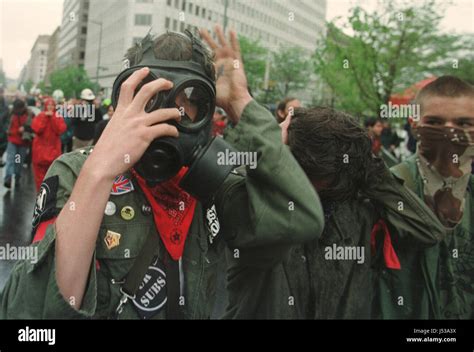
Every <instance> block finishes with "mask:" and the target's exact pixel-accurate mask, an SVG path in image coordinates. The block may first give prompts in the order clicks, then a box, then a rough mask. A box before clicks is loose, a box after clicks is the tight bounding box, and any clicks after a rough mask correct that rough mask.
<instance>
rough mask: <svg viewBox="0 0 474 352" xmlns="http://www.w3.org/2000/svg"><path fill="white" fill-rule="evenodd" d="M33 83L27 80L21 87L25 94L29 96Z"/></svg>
mask: <svg viewBox="0 0 474 352" xmlns="http://www.w3.org/2000/svg"><path fill="white" fill-rule="evenodd" d="M33 85H34V83H33V81H32V80H31V79H29V80H28V81H26V82H25V83H24V85H23V87H24V88H25V91H26V93H27V94H30V90H31V88H33Z"/></svg>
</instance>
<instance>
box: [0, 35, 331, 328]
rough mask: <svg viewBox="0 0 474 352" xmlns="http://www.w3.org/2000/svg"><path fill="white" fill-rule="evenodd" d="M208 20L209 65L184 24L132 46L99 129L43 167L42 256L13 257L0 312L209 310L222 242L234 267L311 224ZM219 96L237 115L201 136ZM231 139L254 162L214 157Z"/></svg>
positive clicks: (304, 233) (305, 184) (314, 222)
mask: <svg viewBox="0 0 474 352" xmlns="http://www.w3.org/2000/svg"><path fill="white" fill-rule="evenodd" d="M216 32H217V37H218V39H219V44H217V43H216V42H214V40H212V38H211V36H210V35H209V33H208V32H207V31H203V32H202V36H203V37H204V39H205V40H206V41H207V43H208V44H209V46H210V48H211V49H212V50H213V52H214V55H215V58H216V61H215V66H214V62H213V58H212V56H211V53H210V52H209V50H208V49H207V48H205V47H204V45H203V43H202V42H201V40H200V39H199V38H197V37H196V36H194V35H193V34H191V32H189V31H186V33H185V34H179V33H173V32H167V33H165V34H163V35H161V36H159V37H157V38H155V39H154V40H152V39H151V38H149V37H148V36H147V37H146V38H145V39H144V40H142V41H141V42H140V43H139V44H137V45H135V46H134V47H133V48H131V49H130V50H129V51H128V53H127V55H126V60H125V65H124V66H125V69H124V71H123V72H122V73H120V74H119V76H118V77H117V78H116V81H115V83H114V89H113V93H112V96H113V104H114V105H115V106H116V110H115V113H114V117H113V118H112V119H111V120H110V122H109V123H108V124H107V127H106V128H105V129H104V132H103V134H102V136H101V138H100V139H99V141H98V142H97V144H96V145H95V146H94V147H93V148H92V147H90V148H84V149H82V150H81V149H79V150H77V151H75V152H72V153H69V154H66V155H63V156H61V157H60V158H59V159H57V160H56V161H55V162H54V163H53V165H52V166H51V168H50V169H49V171H48V173H47V175H46V177H45V180H44V182H43V184H42V186H41V188H40V191H39V193H38V197H37V201H36V207H35V217H34V220H33V224H34V226H35V227H34V232H35V240H34V242H35V244H33V245H34V246H37V247H38V261H37V262H36V263H30V262H27V261H21V262H20V263H18V264H17V265H16V267H15V268H14V269H13V271H12V274H11V277H10V279H9V280H8V282H7V283H6V286H5V289H4V291H3V293H2V296H1V299H0V302H1V303H0V317H1V318H91V317H93V318H117V319H137V318H142V319H165V318H166V319H180V318H186V319H203V318H209V316H210V314H211V311H212V307H213V304H214V300H215V295H216V283H215V281H216V270H217V264H218V261H219V259H220V256H221V253H222V251H223V247H224V242H225V243H227V244H228V245H230V246H232V247H233V248H235V249H237V250H238V253H239V258H240V260H241V265H242V266H249V265H251V266H256V265H262V266H267V265H270V266H271V265H274V262H275V261H280V260H282V257H284V255H285V253H286V252H287V251H288V249H289V246H290V245H291V244H293V243H301V242H304V241H307V240H310V239H312V238H314V237H317V236H318V235H319V234H320V232H321V229H322V227H323V219H322V210H321V207H320V204H319V199H318V196H317V194H316V192H315V191H314V190H311V189H310V188H309V187H310V183H309V181H308V179H307V178H306V177H305V175H304V173H303V171H302V170H301V168H300V167H299V166H298V164H297V162H296V161H295V160H294V158H293V157H292V156H291V154H290V152H289V151H288V150H287V149H286V148H285V146H284V145H283V144H282V142H281V140H280V130H279V127H278V125H277V123H276V122H275V120H274V118H273V117H272V115H271V114H270V113H269V112H268V111H267V110H266V109H265V108H263V107H261V106H260V105H258V104H257V103H256V102H255V101H254V100H253V99H252V98H251V96H250V94H249V93H248V90H247V80H246V77H245V72H244V69H243V66H242V61H241V55H240V49H239V43H238V39H237V35H236V33H235V32H233V31H232V32H231V33H230V42H229V41H227V40H226V38H225V37H224V33H223V31H222V29H221V28H220V27H216ZM236 60H239V61H240V63H241V64H240V65H239V66H238V68H236V65H235V62H236ZM215 67H216V68H215ZM215 72H217V75H216V74H215ZM215 105H218V106H221V107H222V108H223V109H224V110H225V111H226V113H227V114H228V116H229V118H230V119H231V120H232V122H233V125H234V126H235V127H233V128H232V129H231V130H230V131H228V134H227V136H226V140H227V141H224V140H222V139H211V138H210V134H211V128H212V114H213V112H214V106H215ZM222 148H224V149H222ZM235 150H237V151H239V152H247V153H249V152H255V153H256V155H257V157H258V160H257V167H256V168H253V169H251V168H249V167H247V169H248V170H247V173H246V175H244V174H243V173H242V172H239V171H232V170H233V169H234V168H235V167H236V165H235V166H234V165H232V162H231V161H229V162H228V163H227V164H226V163H221V164H219V163H217V162H216V157H217V155H218V154H219V153H221V152H224V151H227V152H231V151H232V152H233V151H235ZM224 154H225V153H224ZM219 155H221V154H219ZM229 160H230V159H229ZM295 179H298V180H299V182H298V184H294V182H293V180H295ZM289 202H292V204H294V209H293V210H292V211H289V209H288V204H289Z"/></svg>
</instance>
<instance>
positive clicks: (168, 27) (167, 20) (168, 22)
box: [165, 17, 171, 29]
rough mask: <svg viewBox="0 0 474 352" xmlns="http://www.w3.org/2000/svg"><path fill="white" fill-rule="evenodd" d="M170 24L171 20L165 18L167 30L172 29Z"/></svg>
mask: <svg viewBox="0 0 474 352" xmlns="http://www.w3.org/2000/svg"><path fill="white" fill-rule="evenodd" d="M170 22H171V19H170V18H169V17H166V18H165V28H166V29H170Z"/></svg>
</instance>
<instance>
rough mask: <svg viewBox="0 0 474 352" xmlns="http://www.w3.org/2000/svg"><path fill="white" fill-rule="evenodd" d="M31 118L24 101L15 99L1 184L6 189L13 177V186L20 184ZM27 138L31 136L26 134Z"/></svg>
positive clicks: (9, 186) (28, 142) (28, 140)
mask: <svg viewBox="0 0 474 352" xmlns="http://www.w3.org/2000/svg"><path fill="white" fill-rule="evenodd" d="M31 116H32V114H31V111H30V110H28V109H27V108H26V105H25V102H24V101H22V100H20V99H17V100H15V101H14V102H13V109H12V113H11V116H10V118H9V120H10V122H9V123H10V125H9V127H8V145H7V163H6V170H5V179H4V183H3V185H4V186H5V188H7V189H9V188H11V180H12V177H13V176H15V184H16V185H19V184H20V183H19V181H20V176H21V170H22V167H21V166H22V165H23V163H24V161H25V157H26V153H27V150H28V146H29V145H30V138H28V137H27V134H28V132H30V126H29V125H30V123H31V121H30V120H31ZM28 136H31V135H30V134H28ZM18 158H19V160H18Z"/></svg>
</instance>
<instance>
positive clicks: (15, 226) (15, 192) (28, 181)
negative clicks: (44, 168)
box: [0, 167, 36, 291]
mask: <svg viewBox="0 0 474 352" xmlns="http://www.w3.org/2000/svg"><path fill="white" fill-rule="evenodd" d="M4 172H5V168H4V167H3V168H1V169H0V174H1V175H2V178H1V183H0V197H1V198H0V246H5V245H6V244H7V243H9V244H10V245H11V246H25V245H28V244H29V243H30V242H31V219H32V215H33V208H34V202H35V197H36V191H35V184H34V180H33V172H32V168H31V167H29V168H23V175H22V178H21V180H20V184H19V185H14V187H12V189H11V190H7V189H6V188H5V187H4V186H3V174H4ZM14 264H15V261H13V260H0V291H1V290H2V288H3V286H4V285H5V282H6V280H7V278H8V275H9V274H10V271H11V269H12V268H13V265H14Z"/></svg>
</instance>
